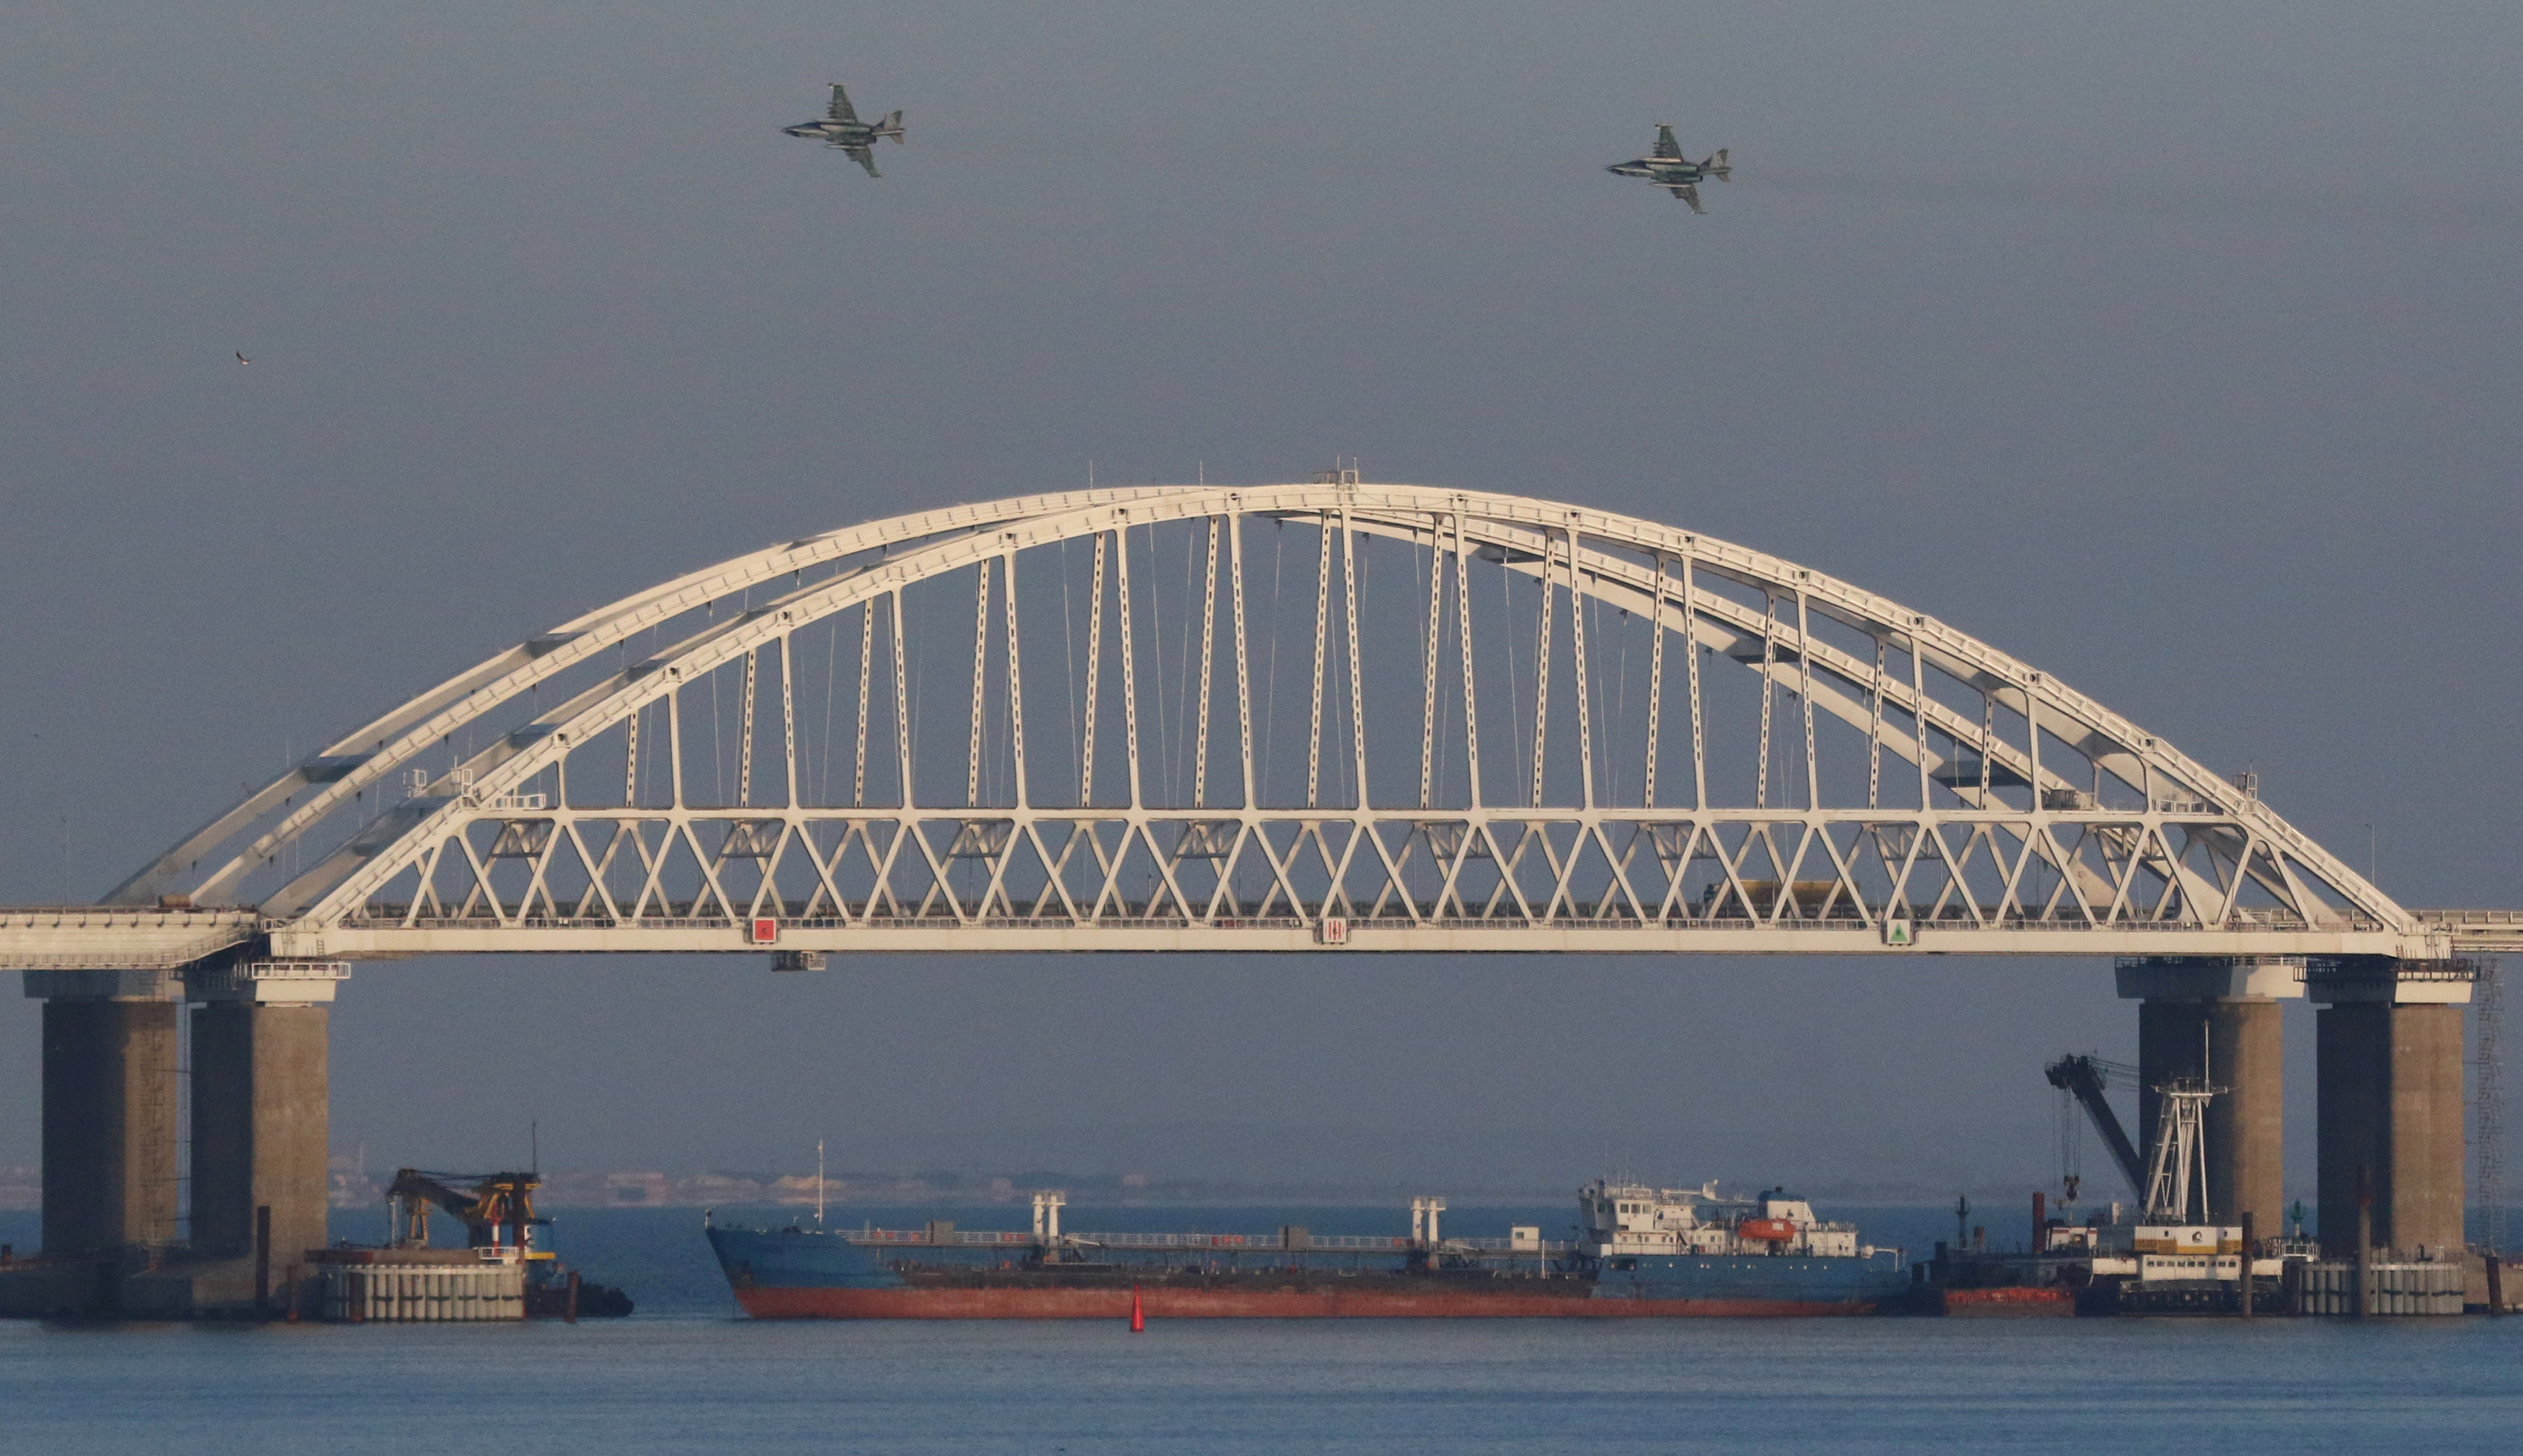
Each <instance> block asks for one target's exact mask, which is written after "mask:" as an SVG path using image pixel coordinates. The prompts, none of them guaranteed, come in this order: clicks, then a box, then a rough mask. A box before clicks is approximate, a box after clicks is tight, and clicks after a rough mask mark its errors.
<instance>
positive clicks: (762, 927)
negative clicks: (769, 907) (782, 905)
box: [753, 916, 780, 946]
mask: <svg viewBox="0 0 2523 1456" xmlns="http://www.w3.org/2000/svg"><path fill="white" fill-rule="evenodd" d="M779 939H780V922H779V921H778V920H775V919H773V918H771V917H770V916H755V917H754V921H753V943H754V944H755V945H758V946H767V945H770V944H772V943H774V942H776V941H777V940H779Z"/></svg>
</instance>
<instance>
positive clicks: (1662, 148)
mask: <svg viewBox="0 0 2523 1456" xmlns="http://www.w3.org/2000/svg"><path fill="white" fill-rule="evenodd" d="M1603 170H1605V171H1607V172H1610V173H1611V174H1612V175H1613V176H1616V177H1644V178H1646V179H1647V180H1648V181H1650V182H1653V183H1654V184H1655V185H1657V186H1658V187H1663V188H1666V189H1668V190H1670V191H1671V192H1672V193H1673V195H1674V196H1676V197H1678V198H1681V199H1682V200H1683V201H1684V202H1687V203H1689V204H1690V211H1694V212H1705V211H1708V210H1707V209H1706V208H1703V207H1701V206H1700V205H1699V184H1700V182H1701V181H1702V180H1703V179H1705V178H1708V177H1715V178H1716V179H1717V180H1718V181H1720V182H1724V181H1727V180H1729V179H1731V178H1732V177H1733V176H1734V175H1735V168H1733V167H1731V166H1728V165H1727V164H1726V149H1725V148H1724V147H1720V148H1718V149H1717V155H1716V156H1714V157H1711V158H1708V159H1707V160H1705V161H1702V162H1690V161H1688V160H1686V159H1685V158H1684V157H1683V155H1682V144H1681V143H1679V142H1677V141H1675V140H1674V139H1673V128H1672V127H1670V126H1662V125H1659V126H1658V127H1656V144H1655V151H1654V152H1653V153H1651V154H1649V155H1648V156H1645V157H1639V158H1633V159H1632V160H1630V161H1628V162H1615V163H1613V164H1611V165H1610V166H1607V167H1605V168H1603Z"/></svg>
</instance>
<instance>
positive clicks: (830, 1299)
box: [702, 1180, 1911, 1319]
mask: <svg viewBox="0 0 2523 1456" xmlns="http://www.w3.org/2000/svg"><path fill="white" fill-rule="evenodd" d="M1066 1203H1067V1199H1066V1198H1065V1196H1064V1195H1062V1194H1061V1193H1059V1192H1056V1191H1046V1192H1042V1193H1037V1194H1035V1195H1034V1196H1033V1227H1032V1229H1031V1230H1029V1231H1015V1230H1011V1231H1005V1232H1001V1231H979V1230H967V1229H958V1228H956V1227H955V1226H954V1225H953V1224H951V1223H947V1222H943V1221H932V1222H929V1223H928V1224H926V1225H924V1226H923V1227H921V1228H917V1229H878V1228H873V1227H871V1228H865V1229H857V1230H847V1229H839V1230H827V1229H824V1228H821V1227H806V1226H802V1225H792V1226H790V1227H788V1228H784V1229H777V1230H758V1229H735V1228H720V1227H717V1226H716V1223H715V1220H714V1219H712V1218H711V1217H710V1216H709V1215H708V1214H707V1213H704V1214H703V1216H702V1222H703V1225H704V1227H705V1229H706V1231H707V1233H708V1237H709V1241H710V1247H711V1249H712V1250H713V1251H714V1252H715V1253H716V1254H717V1255H718V1261H719V1267H720V1268H721V1269H723V1270H724V1271H725V1272H726V1274H727V1281H728V1287H729V1288H730V1289H731V1290H732V1291H733V1292H735V1294H736V1301H737V1303H738V1305H739V1306H741V1307H742V1308H743V1310H744V1312H745V1313H746V1314H747V1315H750V1316H751V1317H753V1318H755V1319H1121V1318H1125V1317H1128V1316H1129V1315H1130V1314H1131V1313H1132V1311H1133V1309H1134V1308H1138V1309H1143V1310H1144V1312H1145V1314H1146V1317H1147V1318H1149V1319H1239V1318H1241V1319H1287V1318H1321V1317H1348V1318H1376V1317H1385V1318H1396V1317H1398V1318H1436V1319H1464V1318H1623V1317H1642V1316H1644V1317H1667V1316H1712V1315H1713V1316H1728V1315H1734V1316H1745V1315H1751V1316H1759V1315H1771V1316H1780V1315H1858V1314H1876V1313H1890V1312H1895V1311H1898V1310H1902V1309H1906V1308H1907V1307H1908V1305H1907V1301H1908V1299H1909V1297H1910V1294H1911V1275H1910V1273H1909V1270H1908V1267H1907V1265H1906V1263H1905V1261H1904V1258H1903V1255H1902V1251H1901V1250H1900V1249H1898V1248H1879V1247H1876V1246H1874V1245H1865V1244H1860V1243H1859V1242H1858V1236H1857V1230H1856V1228H1855V1227H1854V1226H1852V1225H1849V1224H1844V1223H1826V1222H1823V1221H1821V1220H1819V1219H1817V1218H1816V1217H1815V1216H1814V1212H1813V1206H1812V1204H1810V1203H1808V1202H1807V1201H1806V1200H1804V1199H1803V1198H1795V1197H1792V1196H1790V1195H1788V1194H1787V1193H1786V1192H1785V1190H1784V1189H1774V1190H1771V1191H1769V1192H1767V1193H1762V1194H1756V1195H1752V1196H1750V1197H1748V1198H1723V1197H1720V1196H1719V1194H1718V1192H1717V1189H1716V1186H1715V1185H1713V1184H1711V1185H1706V1186H1703V1187H1701V1188H1698V1189H1658V1188H1649V1187H1646V1186H1643V1185H1637V1184H1628V1183H1613V1182H1610V1181H1606V1180H1598V1181H1596V1182H1595V1183H1593V1184H1591V1185H1589V1186H1587V1187H1586V1188H1584V1189H1581V1190H1579V1192H1578V1196H1577V1206H1578V1221H1577V1224H1576V1226H1575V1228H1574V1229H1573V1230H1572V1232H1573V1233H1574V1235H1575V1237H1574V1238H1573V1239H1570V1240H1565V1241H1555V1240H1546V1239H1544V1238H1543V1237H1542V1230H1541V1229H1540V1228H1539V1227H1538V1226H1520V1227H1516V1228H1514V1229H1512V1230H1510V1232H1509V1235H1508V1237H1507V1238H1504V1239H1449V1238H1445V1237H1443V1236H1442V1234H1441V1233H1440V1231H1439V1216H1440V1214H1442V1213H1443V1212H1444V1210H1445V1206H1446V1204H1445V1200H1444V1199H1442V1198H1416V1199H1413V1200H1412V1202H1411V1217H1410V1225H1411V1226H1410V1232H1409V1234H1408V1236H1407V1237H1402V1236H1396V1237H1391V1238H1360V1237H1352V1236H1337V1237H1329V1236H1323V1235H1317V1234H1313V1233H1311V1232H1309V1230H1307V1229H1305V1228H1303V1227H1300V1226H1297V1225H1287V1226H1284V1227H1281V1228H1280V1229H1278V1230H1277V1231H1275V1232H1273V1233H1266V1234H1141V1233H1116V1234H1096V1233H1064V1232H1063V1231H1062V1230H1061V1227H1060V1215H1061V1211H1062V1209H1063V1208H1064V1207H1065V1206H1066Z"/></svg>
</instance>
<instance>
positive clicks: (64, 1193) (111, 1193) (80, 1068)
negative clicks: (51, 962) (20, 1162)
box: [27, 971, 176, 1255]
mask: <svg viewBox="0 0 2523 1456" xmlns="http://www.w3.org/2000/svg"><path fill="white" fill-rule="evenodd" d="M82 975H84V976H89V977H91V978H114V979H116V980H117V981H118V983H119V982H120V981H123V980H128V981H132V982H134V983H135V984H136V983H137V982H138V981H144V980H145V981H158V980H163V979H164V978H163V977H161V976H159V975H158V974H157V973H155V972H119V971H104V972H78V971H40V972H28V974H27V983H28V984H27V991H28V994H29V995H41V996H44V997H45V1001H44V1029H43V1043H44V1050H43V1057H44V1065H43V1096H44V1111H43V1126H44V1130H43V1139H44V1151H43V1178H44V1220H43V1231H44V1232H43V1239H44V1252H46V1253H48V1254H70V1255H77V1254H111V1253H116V1252H118V1251H119V1250H122V1249H125V1248H133V1247H139V1248H144V1249H159V1248H163V1247H165V1246H166V1245H169V1244H172V1243H173V1242H174V1240H175V1232H176V1230H175V1209H176V1198H175V1179H176V1166H175V1152H176V1147H175V1119H176V1106H175V1097H176V1085H175V1073H176V1067H175V1053H176V1041H175V1013H176V1008H175V1004H174V1003H173V1002H171V1001H167V1000H158V999H138V998H131V999H124V998H118V997H114V996H111V995H79V994H70V995H62V994H54V993H53V991H52V990H51V989H38V985H37V981H36V978H37V977H38V976H49V977H56V978H72V977H79V976H82ZM60 984H61V988H64V989H71V990H72V991H73V992H75V990H76V989H77V988H76V987H75V985H73V984H72V983H71V981H69V980H63V981H62V982H61V983H60ZM47 985H48V986H49V985H50V983H47ZM99 985H100V988H104V981H103V980H102V979H100V980H99ZM125 989H128V988H125Z"/></svg>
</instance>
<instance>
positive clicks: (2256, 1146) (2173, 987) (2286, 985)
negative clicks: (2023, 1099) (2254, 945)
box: [2118, 956, 2304, 1229]
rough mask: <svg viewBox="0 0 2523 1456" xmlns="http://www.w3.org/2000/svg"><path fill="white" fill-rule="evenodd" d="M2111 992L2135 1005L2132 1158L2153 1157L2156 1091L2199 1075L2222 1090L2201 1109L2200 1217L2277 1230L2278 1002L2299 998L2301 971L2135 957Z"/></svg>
mask: <svg viewBox="0 0 2523 1456" xmlns="http://www.w3.org/2000/svg"><path fill="white" fill-rule="evenodd" d="M2303 976H2304V963H2303V962H2302V961H2301V960H2298V959H2294V958H2285V957H2257V958H2256V957H2245V956H2231V957H2228V956H2191V957H2162V956H2150V957H2144V958H2134V959H2130V960H2126V961H2122V962H2120V963H2119V964H2118V982H2119V994H2120V996H2121V997H2122V998H2123V999H2124V1000H2132V1001H2136V1002H2138V1003H2139V1006H2138V1022H2137V1025H2138V1037H2137V1047H2138V1054H2137V1059H2138V1119H2137V1135H2138V1138H2139V1145H2138V1155H2139V1157H2140V1158H2141V1159H2143V1160H2151V1159H2152V1157H2153V1155H2154V1152H2155V1131H2156V1118H2157V1114H2158V1111H2159V1107H2160V1104H2162V1102H2163V1099H2162V1098H2160V1097H2158V1096H2157V1095H2156V1091H2155V1089H2156V1088H2157V1087H2159V1086H2162V1085H2163V1084H2165V1083H2166V1082H2168V1081H2170V1080H2172V1079H2173V1078H2175V1077H2198V1076H2200V1075H2201V1074H2202V1072H2203V1070H2204V1072H2205V1074H2206V1076H2207V1078H2208V1080H2209V1082H2210V1084H2211V1085H2213V1086H2217V1087H2222V1088H2224V1089H2225V1091H2224V1092H2223V1093H2221V1094H2219V1095H2218V1096H2217V1097H2216V1098H2215V1099H2214V1100H2213V1101H2211V1102H2210V1103H2209V1104H2208V1116H2207V1128H2206V1131H2207V1136H2208V1216H2209V1218H2210V1220H2211V1221H2212V1222H2214V1223H2219V1224H2228V1225H2231V1224H2239V1223H2241V1222H2242V1221H2243V1215H2244V1214H2246V1213H2249V1214H2252V1215H2253V1216H2254V1222H2255V1224H2256V1225H2257V1226H2258V1227H2260V1228H2263V1229H2274V1228H2282V1227H2284V1225H2283V1223H2282V1222H2281V1218H2282V1210H2283V1209H2284V1207H2285V1205H2286V1114H2285V1105H2284V1104H2285V1092H2286V1084H2285V1079H2284V1073H2283V1068H2282V1062H2283V1057H2284V1051H2285V1048H2284V1036H2283V1033H2282V1030H2281V1023H2280V1021H2279V1015H2280V1008H2279V1006H2278V1003H2279V1002H2280V1001H2281V1000H2285V999H2289V998H2293V997H2299V996H2302V995H2303V994H2304V980H2303Z"/></svg>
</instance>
